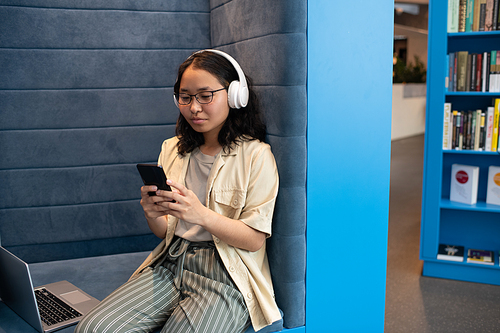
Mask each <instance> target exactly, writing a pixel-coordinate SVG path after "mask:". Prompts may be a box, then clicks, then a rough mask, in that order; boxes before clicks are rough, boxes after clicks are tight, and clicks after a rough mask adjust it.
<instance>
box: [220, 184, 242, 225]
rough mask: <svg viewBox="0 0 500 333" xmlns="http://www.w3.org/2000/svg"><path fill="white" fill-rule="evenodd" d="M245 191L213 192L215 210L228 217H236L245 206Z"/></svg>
mask: <svg viewBox="0 0 500 333" xmlns="http://www.w3.org/2000/svg"><path fill="white" fill-rule="evenodd" d="M245 197H246V191H242V190H219V191H216V192H214V201H215V205H216V211H217V212H218V213H219V214H221V215H224V216H226V217H229V218H233V219H238V217H239V216H240V214H241V211H242V209H243V207H244V206H245Z"/></svg>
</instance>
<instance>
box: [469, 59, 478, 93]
mask: <svg viewBox="0 0 500 333" xmlns="http://www.w3.org/2000/svg"><path fill="white" fill-rule="evenodd" d="M476 80H477V53H472V54H471V55H470V80H469V81H470V82H469V91H476Z"/></svg>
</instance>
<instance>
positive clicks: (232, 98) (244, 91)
mask: <svg viewBox="0 0 500 333" xmlns="http://www.w3.org/2000/svg"><path fill="white" fill-rule="evenodd" d="M205 51H209V52H213V53H216V54H219V55H221V56H223V57H224V58H226V59H227V60H229V61H230V62H231V64H232V65H233V67H234V69H236V72H237V73H238V81H236V80H235V81H233V82H231V84H229V88H228V90H227V102H228V104H229V106H230V107H231V108H233V109H240V108H244V107H245V106H247V103H248V96H249V93H248V85H247V80H246V78H245V74H244V73H243V70H242V69H241V67H240V65H239V64H238V62H237V61H236V60H234V58H233V57H231V56H230V55H229V54H227V53H225V52H222V51H219V50H212V49H206V50H201V51H198V52H195V53H193V54H192V55H190V56H189V58H190V57H192V56H193V55H194V54H196V53H200V52H205ZM189 58H188V59H189ZM174 103H175V105H176V106H177V107H179V103H178V102H177V98H175V94H174Z"/></svg>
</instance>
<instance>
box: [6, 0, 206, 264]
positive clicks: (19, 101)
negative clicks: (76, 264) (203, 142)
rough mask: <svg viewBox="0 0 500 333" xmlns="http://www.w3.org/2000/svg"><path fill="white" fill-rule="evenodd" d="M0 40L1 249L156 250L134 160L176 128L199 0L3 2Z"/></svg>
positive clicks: (25, 252)
mask: <svg viewBox="0 0 500 333" xmlns="http://www.w3.org/2000/svg"><path fill="white" fill-rule="evenodd" d="M12 4H15V5H12ZM0 47H1V48H0V119H1V121H0V152H1V158H0V198H1V200H0V220H1V223H0V234H1V235H2V243H3V245H4V246H6V247H7V248H9V250H11V251H12V252H14V253H16V254H17V255H19V256H20V257H22V258H23V259H25V260H26V261H28V262H37V261H47V260H56V259H68V258H74V257H84V256H92V255H102V254H111V253H120V252H131V251H141V250H149V249H152V248H154V246H156V245H157V244H158V239H157V238H156V237H155V236H154V235H152V233H151V231H150V230H149V228H148V226H147V223H145V222H144V214H143V212H142V209H141V207H140V205H139V203H138V200H137V199H138V198H139V197H140V195H139V187H140V186H141V180H140V177H139V175H138V173H137V170H136V168H135V164H136V163H138V162H156V160H157V158H158V154H159V152H160V146H161V143H162V141H163V140H164V139H165V138H167V137H171V136H173V135H174V127H175V122H176V119H177V115H178V110H177V109H176V108H175V106H174V105H173V103H172V98H171V96H172V93H173V89H172V86H173V83H174V81H175V78H176V75H177V72H176V68H177V67H178V65H179V64H180V63H181V62H182V61H183V60H184V59H185V58H186V57H187V56H188V55H189V54H191V53H192V52H193V51H195V50H198V49H200V48H207V47H210V13H209V5H208V2H207V0H203V1H201V0H196V1H189V2H186V1H184V0H178V1H160V0H158V1H147V2H146V1H121V0H114V1H104V2H95V1H77V2H75V1H71V0H37V1H34V0H19V1H6V0H1V1H0Z"/></svg>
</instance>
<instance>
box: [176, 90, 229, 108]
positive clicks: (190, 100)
mask: <svg viewBox="0 0 500 333" xmlns="http://www.w3.org/2000/svg"><path fill="white" fill-rule="evenodd" d="M221 90H226V88H220V89H217V90H205V91H200V92H199V93H196V94H194V95H190V94H187V93H176V94H174V96H175V99H176V100H177V103H179V105H183V106H186V105H189V104H191V102H192V101H193V97H194V98H195V99H196V101H197V102H198V103H200V104H202V105H206V104H210V103H212V102H213V101H214V93H216V92H218V91H221ZM206 93H211V94H212V96H211V98H210V102H206V103H202V102H200V100H199V99H198V95H199V94H206ZM181 94H183V95H187V96H189V103H186V104H182V103H181V102H180V100H179V98H180V95H181Z"/></svg>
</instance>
